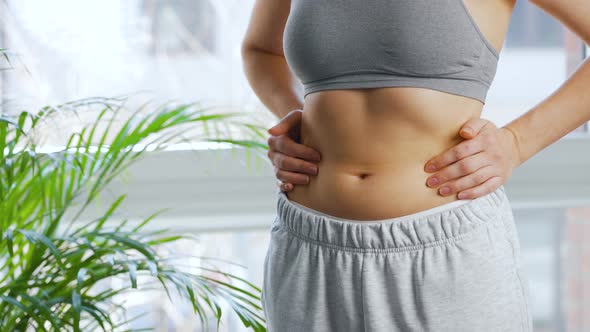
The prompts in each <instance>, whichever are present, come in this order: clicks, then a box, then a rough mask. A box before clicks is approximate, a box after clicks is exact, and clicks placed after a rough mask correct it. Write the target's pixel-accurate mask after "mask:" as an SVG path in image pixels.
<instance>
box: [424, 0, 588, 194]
mask: <svg viewBox="0 0 590 332" xmlns="http://www.w3.org/2000/svg"><path fill="white" fill-rule="evenodd" d="M529 1H531V3H534V4H535V5H537V6H538V7H540V8H541V9H543V10H544V11H546V12H548V13H549V14H550V15H552V16H554V17H555V18H557V19H558V20H560V21H561V22H562V23H563V24H564V25H565V26H566V27H567V28H569V29H570V30H571V31H574V32H575V33H577V34H578V35H579V36H580V37H581V38H582V39H583V40H585V41H586V42H587V43H590V20H588V19H587V17H590V2H588V0H569V1H560V0H529ZM589 91H590V59H587V60H585V61H584V62H583V63H582V64H581V65H580V66H579V67H578V68H577V70H576V72H574V73H573V74H572V75H571V76H570V77H569V78H568V79H567V80H566V81H565V82H564V83H563V84H562V85H561V86H560V87H559V89H558V90H556V91H555V92H553V93H552V94H551V95H550V96H548V97H547V98H545V99H544V100H543V101H542V102H540V103H538V104H537V105H535V106H534V107H533V108H532V109H531V110H529V111H528V112H526V113H525V114H523V115H521V116H520V117H518V118H517V119H515V120H513V121H512V122H510V123H509V124H507V125H505V126H504V127H502V128H497V127H496V126H495V125H494V124H493V123H492V122H490V121H487V120H485V119H481V118H476V119H471V120H469V121H467V122H466V123H465V124H464V125H463V126H462V127H461V130H460V132H459V135H460V136H462V137H463V138H465V139H466V140H465V141H462V142H461V143H459V144H457V145H456V146H454V147H452V148H450V149H448V150H446V151H444V152H443V153H441V154H439V155H437V156H435V157H434V158H432V159H430V160H429V161H427V162H426V164H425V168H424V171H425V172H427V173H432V172H435V173H434V174H433V175H431V176H429V178H428V179H427V181H426V185H427V186H429V187H432V188H435V189H437V190H438V191H439V194H440V195H443V196H447V195H455V194H458V198H459V199H474V198H477V197H481V196H483V195H485V194H488V193H490V192H492V191H494V190H496V189H497V188H498V187H499V186H500V185H502V183H504V182H506V181H507V180H508V179H509V177H510V176H511V174H512V171H513V170H514V169H515V168H517V167H518V166H520V165H521V164H522V163H524V162H525V161H526V160H527V159H529V158H531V157H532V156H533V155H535V154H536V153H538V152H539V151H541V150H542V149H544V148H545V147H547V146H549V145H550V144H552V143H554V142H555V141H557V140H558V139H559V138H561V137H563V136H565V135H566V134H567V133H569V132H571V131H573V130H574V129H575V128H577V127H579V126H581V125H582V124H584V123H585V122H587V121H589V120H590V94H589V93H588V92H589ZM465 130H468V131H469V132H466V131H465ZM431 165H432V166H434V169H429V166H431ZM435 179H436V180H438V181H433V180H435ZM443 187H447V188H449V189H450V191H448V193H447V194H443V193H442V192H441V191H440V190H441V189H442V188H443Z"/></svg>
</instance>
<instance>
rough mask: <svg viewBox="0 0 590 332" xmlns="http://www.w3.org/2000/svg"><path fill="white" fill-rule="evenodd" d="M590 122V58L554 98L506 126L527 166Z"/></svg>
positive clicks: (554, 93) (546, 99)
mask: <svg viewBox="0 0 590 332" xmlns="http://www.w3.org/2000/svg"><path fill="white" fill-rule="evenodd" d="M587 121H590V58H589V59H586V60H585V61H584V62H583V63H582V64H581V65H580V66H579V67H578V68H577V70H576V71H575V72H574V73H573V74H572V75H571V76H570V77H569V78H568V79H567V80H566V81H565V82H564V83H563V84H562V85H561V86H560V87H559V88H558V89H557V90H556V91H554V92H553V93H552V94H551V95H549V96H548V97H547V98H545V99H544V100H543V101H541V102H540V103H538V104H537V105H535V106H534V107H533V108H532V109H531V110H529V111H528V112H526V113H525V114H523V115H521V116H520V117H518V118H516V119H515V120H513V121H512V122H510V123H508V124H506V125H505V126H504V127H505V128H507V129H510V130H511V131H512V132H513V134H514V136H515V138H516V144H517V146H518V149H519V156H520V160H519V162H518V165H520V164H522V163H524V162H525V161H526V160H528V159H529V158H531V157H532V156H533V155H535V154H536V153H537V152H539V151H541V150H543V149H544V148H545V147H547V146H549V145H551V144H553V143H554V142H556V141H557V140H559V139H560V138H562V137H563V136H565V135H567V134H568V133H570V132H572V131H573V130H574V129H576V128H578V127H579V126H581V125H583V124H584V123H585V122H587Z"/></svg>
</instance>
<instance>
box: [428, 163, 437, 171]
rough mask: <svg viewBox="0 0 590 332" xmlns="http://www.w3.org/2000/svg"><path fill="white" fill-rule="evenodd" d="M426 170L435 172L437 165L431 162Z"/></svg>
mask: <svg viewBox="0 0 590 332" xmlns="http://www.w3.org/2000/svg"><path fill="white" fill-rule="evenodd" d="M426 170H427V171H429V172H434V171H435V170H436V166H435V165H433V164H430V165H428V166H426Z"/></svg>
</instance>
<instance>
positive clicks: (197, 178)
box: [83, 135, 590, 231]
mask: <svg viewBox="0 0 590 332" xmlns="http://www.w3.org/2000/svg"><path fill="white" fill-rule="evenodd" d="M247 160H248V159H247V157H246V150H245V149H241V148H236V149H234V150H233V151H232V150H231V149H219V150H171V151H160V152H150V153H149V154H148V155H146V156H144V158H143V159H141V160H139V161H138V162H137V163H136V164H134V165H133V166H131V167H130V169H129V172H126V173H125V174H124V176H123V177H124V178H126V180H123V181H116V182H114V183H112V184H111V185H110V186H109V187H108V188H107V190H106V191H105V195H103V196H102V197H103V198H105V201H104V202H102V207H101V209H100V210H96V207H94V206H93V207H90V208H89V209H88V211H87V213H86V214H85V215H83V218H84V219H86V218H91V217H96V216H97V215H96V213H97V212H98V211H104V210H105V209H106V208H107V207H108V205H107V203H108V202H110V201H112V199H113V197H116V196H118V195H120V194H122V193H126V194H127V198H126V199H125V201H124V202H123V204H122V205H121V206H120V208H119V211H120V212H121V214H122V217H124V218H129V219H131V220H133V219H135V218H141V217H143V218H145V217H147V216H149V215H150V214H152V213H154V212H156V211H158V210H161V209H164V208H167V209H168V210H167V211H166V212H164V213H163V214H161V215H160V216H158V217H157V218H156V219H155V220H154V225H157V226H158V227H160V226H162V227H170V226H171V225H173V226H174V230H175V231H176V230H187V231H188V230H210V231H213V230H236V229H262V228H265V227H268V226H269V225H270V223H271V222H272V220H273V218H274V216H275V209H276V205H275V204H276V193H277V192H278V188H277V187H276V184H275V178H274V172H273V168H272V167H271V164H270V161H269V160H268V159H267V157H266V153H263V154H262V156H255V155H254V153H252V154H251V158H250V160H249V161H247ZM588 170H590V138H588V137H581V136H576V135H571V137H566V138H564V139H562V140H560V141H559V142H557V143H555V144H552V145H550V146H549V147H547V148H546V149H544V150H543V151H541V152H540V153H538V154H537V155H535V156H533V157H532V158H530V159H529V160H527V161H526V162H525V163H524V164H522V165H521V166H520V167H519V168H518V169H516V170H515V171H514V173H513V174H512V177H511V178H510V179H509V181H508V182H507V183H506V184H505V187H506V191H507V193H508V195H509V198H510V201H511V204H512V206H513V208H515V209H519V208H529V207H536V206H542V207H558V206H576V205H585V206H590V173H589V172H588ZM107 198H108V199H107ZM107 200H108V202H107ZM123 212H124V213H123Z"/></svg>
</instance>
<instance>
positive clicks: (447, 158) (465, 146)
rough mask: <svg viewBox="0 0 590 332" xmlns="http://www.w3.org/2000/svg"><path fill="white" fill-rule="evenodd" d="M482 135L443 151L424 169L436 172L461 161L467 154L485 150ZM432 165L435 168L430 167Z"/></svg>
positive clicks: (428, 171)
mask: <svg viewBox="0 0 590 332" xmlns="http://www.w3.org/2000/svg"><path fill="white" fill-rule="evenodd" d="M480 136H481V135H479V136H478V137H476V138H475V139H472V140H465V141H463V142H461V143H459V144H457V145H454V146H452V147H451V148H449V149H447V150H446V151H444V152H443V153H441V154H439V155H437V156H435V157H434V158H432V159H430V160H429V161H428V162H427V163H426V165H425V167H424V170H425V171H426V172H427V173H430V172H434V171H437V170H440V169H443V168H444V167H446V166H447V165H450V164H452V163H454V162H456V161H459V160H461V159H463V158H465V157H467V156H470V155H473V154H476V153H479V152H481V151H482V150H483V144H482V139H480ZM432 166H434V168H430V167H432Z"/></svg>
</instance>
